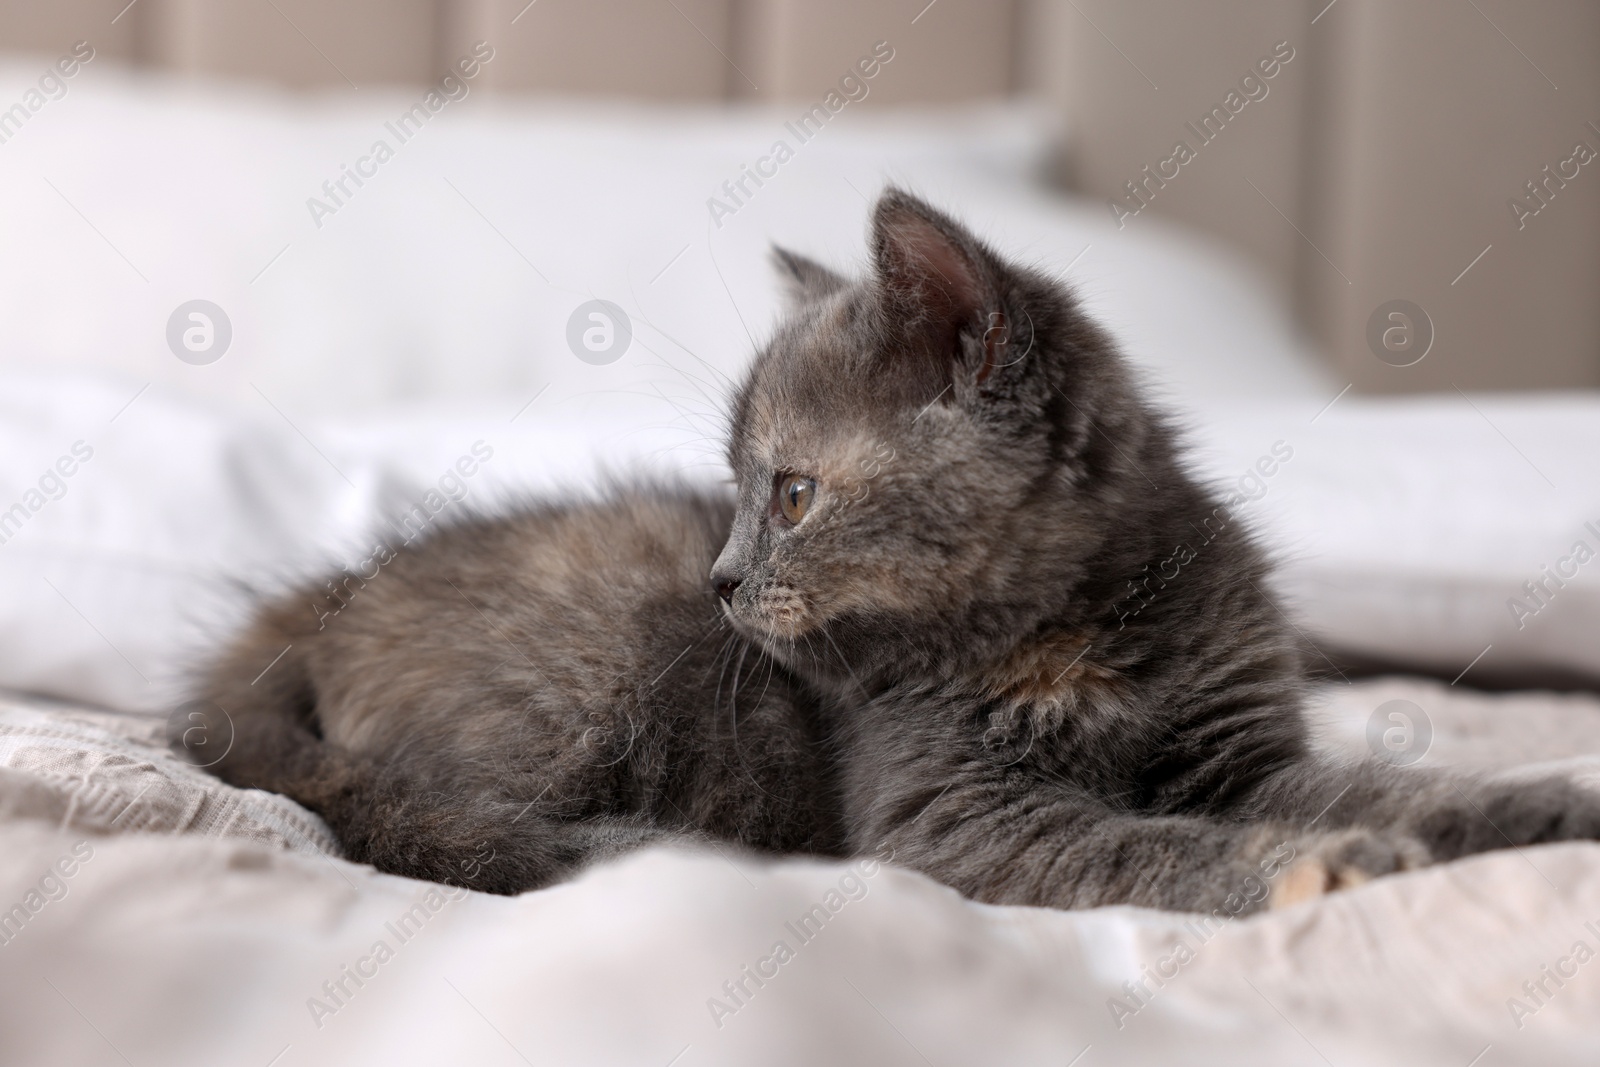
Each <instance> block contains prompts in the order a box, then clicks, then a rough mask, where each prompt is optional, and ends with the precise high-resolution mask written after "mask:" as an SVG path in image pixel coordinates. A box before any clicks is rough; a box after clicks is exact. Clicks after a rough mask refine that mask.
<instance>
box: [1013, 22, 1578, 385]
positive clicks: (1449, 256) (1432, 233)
mask: <svg viewBox="0 0 1600 1067" xmlns="http://www.w3.org/2000/svg"><path fill="white" fill-rule="evenodd" d="M1041 2H1042V4H1043V11H1044V12H1046V13H1047V15H1046V17H1048V18H1049V19H1050V21H1051V23H1052V28H1051V31H1050V32H1049V34H1047V36H1048V37H1049V38H1050V39H1051V40H1052V42H1053V45H1052V48H1053V49H1054V52H1053V55H1054V61H1053V62H1052V63H1051V64H1049V65H1048V66H1047V68H1046V70H1045V73H1044V77H1045V81H1046V85H1047V91H1048V93H1049V95H1050V98H1051V99H1053V100H1055V101H1057V102H1058V103H1059V105H1060V107H1061V108H1062V109H1063V110H1064V111H1065V113H1066V115H1067V116H1068V120H1069V123H1068V124H1069V128H1070V129H1071V130H1072V131H1073V137H1072V142H1071V151H1070V156H1069V158H1068V172H1069V174H1070V175H1071V180H1072V182H1073V184H1075V185H1076V186H1077V187H1078V188H1079V189H1080V190H1081V191H1083V192H1086V193H1088V194H1090V195H1094V196H1096V197H1100V198H1103V199H1104V200H1106V201H1107V211H1108V213H1111V214H1116V213H1117V209H1116V208H1114V207H1113V206H1112V205H1113V204H1117V203H1120V204H1122V205H1124V206H1123V209H1122V210H1124V211H1127V210H1131V209H1132V208H1133V207H1135V206H1138V201H1136V200H1131V199H1130V198H1129V194H1128V191H1127V186H1126V184H1125V183H1127V182H1129V181H1141V180H1147V179H1145V178H1144V172H1143V168H1144V167H1146V166H1150V167H1154V168H1157V173H1156V176H1157V177H1158V178H1159V177H1160V173H1159V170H1160V167H1161V164H1162V163H1163V162H1164V161H1166V160H1168V159H1171V158H1172V156H1173V154H1174V152H1173V149H1174V147H1175V145H1176V143H1177V142H1179V141H1186V142H1187V143H1188V144H1189V145H1190V147H1191V149H1192V150H1193V151H1194V153H1195V158H1194V159H1192V160H1191V161H1190V162H1188V163H1186V164H1179V165H1177V166H1176V171H1177V177H1175V178H1172V179H1171V180H1168V181H1166V183H1165V185H1164V187H1163V186H1158V185H1157V184H1156V183H1155V182H1150V183H1149V185H1148V186H1145V192H1144V194H1143V197H1144V198H1145V199H1146V200H1147V202H1148V205H1149V206H1148V211H1149V213H1150V214H1156V215H1166V216H1169V217H1172V218H1176V219H1181V220H1183V221H1184V222H1186V223H1189V224H1190V225H1193V226H1196V227H1199V228H1201V229H1204V230H1207V231H1209V232H1212V233H1215V234H1217V235H1219V236H1222V237H1224V238H1226V239H1227V240H1228V241H1230V242H1231V243H1232V244H1233V245H1234V246H1235V247H1237V248H1239V249H1241V250H1243V251H1245V252H1247V253H1248V254H1249V255H1250V256H1251V257H1252V258H1254V259H1255V260H1256V261H1257V262H1258V263H1259V264H1260V265H1261V266H1262V268H1263V269H1264V271H1265V273H1266V276H1267V277H1268V278H1269V279H1271V280H1273V281H1274V282H1275V283H1276V284H1277V285H1278V286H1279V287H1280V289H1281V290H1282V292H1283V295H1284V297H1285V299H1287V300H1292V301H1293V303H1294V305H1295V307H1296V309H1297V311H1298V312H1299V315H1300V317H1301V320H1302V321H1303V322H1304V323H1305V324H1306V325H1307V326H1308V328H1309V329H1310V330H1311V331H1312V333H1313V334H1314V335H1315V336H1316V338H1317V339H1318V340H1320V341H1321V342H1322V346H1323V348H1324V350H1325V351H1326V352H1327V354H1328V355H1329V358H1330V359H1332V360H1333V362H1334V363H1335V364H1336V365H1337V367H1338V369H1339V371H1340V373H1341V374H1343V375H1344V376H1345V377H1346V379H1347V380H1349V381H1351V382H1353V383H1354V384H1355V385H1356V387H1357V388H1359V389H1364V390H1368V391H1394V392H1400V391H1414V390H1440V391H1445V392H1450V391H1452V390H1453V389H1456V388H1459V389H1463V390H1468V389H1474V388H1554V387H1565V386H1587V387H1594V386H1600V160H1597V161H1596V162H1594V163H1590V164H1579V163H1576V162H1570V161H1571V160H1573V159H1574V151H1575V146H1577V145H1579V144H1580V143H1582V144H1584V145H1586V146H1587V150H1588V151H1600V4H1596V3H1594V2H1593V0H1540V2H1539V3H1537V4H1529V3H1517V2H1515V0H1404V2H1396V0H1310V3H1300V2H1294V3H1283V2H1274V0H1207V2H1205V3H1192V4H1190V3H1156V2H1151V0H1041ZM1279 42H1286V46H1287V48H1288V49H1292V50H1293V54H1294V58H1293V59H1292V60H1290V61H1288V62H1287V63H1280V68H1281V69H1279V70H1278V71H1277V73H1276V75H1275V76H1274V77H1273V78H1271V79H1267V78H1265V77H1263V76H1262V74H1261V70H1260V68H1258V67H1257V66H1256V64H1258V63H1259V62H1260V61H1261V60H1262V58H1263V57H1268V56H1271V55H1272V54H1273V53H1274V51H1275V48H1276V47H1277V46H1278V43H1279ZM1251 71H1255V72H1256V80H1257V81H1258V82H1260V83H1261V85H1263V86H1264V87H1265V93H1264V95H1263V90H1262V89H1260V88H1257V87H1256V86H1255V85H1254V84H1252V85H1249V86H1246V87H1245V88H1241V81H1242V79H1243V77H1244V76H1245V75H1246V74H1247V73H1249V72H1251ZM1230 91H1232V92H1237V93H1238V94H1239V95H1238V96H1237V97H1236V98H1235V99H1234V100H1233V101H1231V102H1230V101H1228V100H1227V98H1226V97H1227V94H1228V93H1229V92H1230ZM1250 95H1254V96H1259V97H1260V99H1255V100H1252V99H1249V96H1250ZM1239 101H1244V102H1243V103H1242V105H1241V104H1240V103H1239ZM1230 103H1231V104H1232V105H1233V107H1236V108H1237V113H1236V114H1234V113H1232V108H1231V107H1229V106H1228V105H1229V104H1230ZM1218 106H1221V107H1222V108H1223V111H1224V112H1225V114H1224V116H1223V117H1224V118H1225V120H1226V121H1223V122H1218V121H1216V120H1213V123H1212V126H1214V127H1218V128H1220V130H1221V132H1220V133H1215V134H1213V131H1212V128H1211V127H1207V128H1205V129H1198V128H1197V127H1198V125H1199V124H1200V122H1201V118H1202V116H1205V115H1208V114H1210V113H1211V112H1212V111H1213V109H1214V108H1216V107H1218ZM1204 137H1209V138H1210V139H1209V140H1204V141H1203V140H1202V138H1204ZM1583 154H1585V153H1584V151H1583V150H1579V151H1578V155H1580V156H1581V155H1583ZM1546 167H1549V168H1551V171H1550V173H1554V175H1555V177H1554V178H1553V179H1552V178H1550V177H1547V172H1546V170H1545V168H1546ZM1173 169H1174V168H1173V167H1172V166H1168V167H1167V168H1166V170H1167V172H1168V173H1171V172H1172V171H1173ZM1562 173H1565V174H1566V175H1568V177H1567V178H1562V177H1561V174H1562ZM1530 182H1533V183H1535V185H1536V186H1538V187H1537V188H1535V189H1532V190H1530V188H1529V185H1528V183H1530ZM1519 201H1520V202H1521V203H1522V204H1524V205H1525V208H1523V209H1521V210H1518V209H1516V208H1514V207H1513V206H1512V205H1513V203H1514V202H1519ZM1535 209H1537V214H1533V213H1532V212H1533V211H1534V210H1535ZM1118 217H1119V218H1120V219H1121V221H1122V222H1123V223H1124V225H1125V227H1133V226H1137V225H1139V224H1140V223H1141V222H1146V221H1148V216H1147V215H1146V213H1145V211H1144V210H1140V211H1139V212H1138V214H1137V215H1135V216H1133V217H1131V218H1128V217H1122V216H1120V215H1119V216H1118ZM1399 300H1404V301H1409V302H1411V303H1412V304H1415V305H1417V306H1419V307H1420V308H1421V309H1422V310H1423V312H1424V313H1425V314H1426V321H1424V320H1422V319H1420V318H1418V317H1417V316H1415V315H1414V314H1413V313H1412V312H1410V311H1409V310H1407V309H1399V313H1400V314H1402V316H1403V318H1400V319H1394V318H1391V317H1390V316H1391V314H1392V313H1394V312H1395V310H1396V309H1395V308H1393V307H1392V306H1390V305H1391V302H1392V301H1399ZM1380 312H1381V314H1379V315H1378V319H1377V322H1376V327H1377V328H1376V329H1375V330H1372V329H1371V326H1370V324H1372V323H1373V321H1374V314H1375V313H1380ZM1428 322H1431V324H1432V332H1433V340H1432V347H1431V349H1430V350H1429V351H1427V352H1426V354H1425V356H1424V357H1423V358H1422V359H1421V361H1420V362H1417V363H1415V364H1413V365H1409V366H1396V365H1393V364H1398V363H1406V362H1408V361H1409V360H1410V358H1411V357H1412V356H1413V355H1416V354H1417V346H1418V345H1420V344H1422V343H1423V341H1424V340H1425V333H1426V329H1427V323H1428ZM1369 332H1371V333H1373V334H1374V335H1375V338H1376V347H1377V348H1379V349H1382V350H1383V352H1384V353H1385V356H1386V358H1385V359H1380V358H1379V357H1378V355H1376V354H1375V351H1374V343H1373V340H1372V339H1369ZM1386 335H1387V337H1388V339H1389V342H1390V345H1392V347H1389V346H1386V345H1385V344H1384V341H1383V339H1384V338H1385V336H1386ZM1408 339H1409V343H1408Z"/></svg>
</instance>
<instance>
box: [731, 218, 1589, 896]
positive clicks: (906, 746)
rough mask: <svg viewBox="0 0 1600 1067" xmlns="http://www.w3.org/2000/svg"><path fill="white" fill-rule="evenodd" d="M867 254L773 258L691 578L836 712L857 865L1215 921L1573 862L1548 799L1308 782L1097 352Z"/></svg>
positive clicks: (1361, 777) (1278, 699) (1313, 767)
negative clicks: (1216, 911)
mask: <svg viewBox="0 0 1600 1067" xmlns="http://www.w3.org/2000/svg"><path fill="white" fill-rule="evenodd" d="M871 253H872V273H871V276H870V277H869V278H868V279H866V280H865V281H861V282H851V281H847V280H846V279H844V278H842V277H840V276H838V275H836V274H834V273H833V272H831V271H829V270H827V269H826V268H824V267H822V266H819V265H818V264H816V263H813V262H810V261H808V260H805V259H803V258H801V257H799V256H796V255H793V254H790V253H786V252H780V253H778V256H777V258H778V261H779V264H780V266H781V267H782V268H783V269H784V270H785V271H786V272H787V274H788V277H789V281H790V285H791V287H792V289H793V290H794V292H795V295H796V300H797V302H798V304H799V305H800V307H799V310H798V311H797V312H796V313H795V314H794V315H793V316H792V317H791V319H790V320H789V321H788V322H787V323H786V324H784V325H783V326H782V327H781V328H780V330H779V331H778V333H777V335H776V337H775V339H774V340H773V341H772V342H771V344H770V345H769V346H768V347H767V348H766V349H765V351H763V352H762V353H760V355H759V357H758V358H757V360H756V362H755V364H754V366H753V367H752V369H751V371H750V373H749V376H748V379H747V381H746V382H745V383H744V385H743V388H742V390H741V391H740V392H739V394H738V396H737V402H736V405H735V410H734V418H733V423H732V431H731V438H730V443H729V450H728V451H729V461H730V463H731V465H732V467H733V469H734V471H735V472H736V474H737V476H738V483H739V508H738V513H737V516H736V517H735V519H734V522H733V532H732V535H731V536H730V538H729V539H728V543H727V545H726V547H725V548H724V549H723V551H722V553H721V556H720V557H719V559H718V561H717V563H716V566H715V568H714V569H713V572H712V576H713V579H712V580H713V582H714V584H715V585H716V588H717V591H718V593H719V594H720V595H721V597H722V598H723V600H724V601H725V602H726V604H727V613H728V617H729V618H730V619H732V620H733V622H734V624H735V626H736V628H737V629H738V630H739V631H740V632H742V633H744V634H746V635H748V636H749V637H751V638H752V639H754V640H756V641H759V642H760V643H761V645H762V647H764V648H765V650H766V651H767V652H768V653H769V654H770V655H771V656H772V657H773V658H774V659H776V660H778V661H779V662H781V663H783V664H784V665H786V666H787V667H789V668H790V669H791V670H793V671H794V672H795V673H796V674H797V675H799V676H801V677H803V678H805V679H808V680H809V681H811V682H812V683H814V684H815V685H817V686H818V687H819V689H820V690H822V691H824V692H827V693H828V694H830V695H832V696H834V697H835V698H836V700H837V701H838V702H840V704H841V705H842V706H843V707H844V709H845V710H844V712H843V713H841V714H839V715H838V716H837V718H836V721H835V722H834V725H833V729H834V731H835V734H836V736H835V739H834V749H835V751H836V753H837V758H838V761H839V764H840V774H841V776H842V779H843V789H844V793H843V800H844V806H845V818H846V821H847V828H848V833H849V841H850V845H851V847H852V848H853V849H854V850H856V851H858V852H866V851H871V850H874V849H877V848H882V847H886V848H888V849H891V850H892V852H893V855H894V856H895V858H896V861H897V862H898V863H901V864H903V865H907V866H910V867H912V868H915V869H917V870H920V871H923V872H925V873H927V874H929V875H931V876H932V877H934V878H936V879H939V880H941V881H943V882H946V883H948V884H949V885H951V886H954V887H955V888H956V889H958V890H960V891H961V892H962V893H964V894H966V895H968V896H970V897H973V898H975V899H978V900H982V901H988V902H993V903H1005V904H1033V905H1050V906H1056V907H1079V906H1088V905H1099V904H1112V903H1134V904H1144V905H1151V906H1155V907H1163V908H1177V909H1199V910H1209V909H1212V908H1214V907H1216V906H1218V905H1225V906H1226V907H1227V908H1228V910H1229V911H1231V912H1235V913H1238V912H1241V911H1244V910H1252V909H1254V908H1256V907H1259V906H1262V904H1263V902H1264V901H1265V900H1266V899H1267V898H1268V896H1269V889H1270V895H1271V898H1272V900H1273V901H1274V902H1279V903H1287V902H1292V901H1293V900H1296V899H1300V898H1302V897H1305V896H1309V895H1315V894H1318V893H1322V892H1325V891H1328V890H1331V889H1335V888H1340V887H1343V886H1348V885H1353V884H1357V883H1359V882H1362V881H1364V880H1366V879H1368V878H1370V877H1373V876H1375V875H1382V874H1387V873H1389V872H1392V871H1399V870H1404V869H1407V868H1411V867H1416V866H1418V865H1421V864H1426V863H1429V862H1432V861H1437V860H1447V859H1450V858H1452V857H1456V856H1461V855H1463V854H1466V853H1471V852H1478V851H1482V850H1487V849H1494V848H1502V847H1505V846H1507V845H1523V844H1533V843H1535V842H1544V841H1559V840H1568V839H1574V838H1584V839H1593V838H1595V837H1596V836H1600V795H1597V794H1595V793H1591V792H1587V791H1584V790H1581V789H1579V788H1578V787H1576V786H1574V785H1571V784H1569V783H1566V782H1563V781H1557V780H1552V781H1545V782H1540V783H1536V784H1519V785H1514V786H1513V785H1496V784H1489V783H1485V782H1480V781H1475V780H1473V779H1470V778H1467V777H1457V776H1453V775H1451V774H1448V773H1429V772H1425V771H1421V770H1415V769H1409V770H1408V769H1401V768H1397V767H1393V766H1391V765H1388V764H1379V763H1343V762H1334V761H1331V760H1328V759H1326V758H1323V757H1320V756H1317V755H1315V754H1313V752H1312V751H1311V749H1310V746H1309V744H1308V740H1307V731H1306V726H1305V723H1304V717H1303V711H1302V704H1303V698H1302V690H1303V684H1304V683H1303V679H1304V672H1303V669H1302V666H1301V662H1300V658H1299V656H1298V654H1297V651H1296V646H1295V643H1294V641H1293V640H1292V636H1291V630H1292V627H1291V626H1290V624H1289V623H1288V620H1287V619H1286V617H1285V616H1284V614H1283V611H1282V610H1281V609H1280V608H1279V606H1278V605H1277V604H1276V602H1275V601H1274V600H1273V598H1272V597H1271V595H1270V594H1268V593H1267V592H1266V584H1267V579H1268V565H1267V562H1266V559H1265V557H1264V555H1263V553H1262V551H1261V550H1260V549H1259V548H1258V547H1257V546H1256V544H1255V543H1254V542H1253V541H1252V539H1251V537H1250V536H1249V534H1248V533H1247V532H1246V531H1245V530H1244V529H1243V527H1242V523H1241V522H1240V521H1239V520H1238V519H1237V517H1235V516H1232V515H1230V514H1229V512H1228V510H1227V508H1226V507H1225V506H1223V505H1221V504H1220V503H1219V502H1218V500H1217V499H1216V498H1215V497H1214V496H1213V495H1212V494H1211V493H1210V492H1209V491H1208V490H1206V489H1205V488H1202V486H1201V485H1200V483H1199V482H1198V481H1197V480H1196V478H1195V477H1194V476H1193V475H1191V474H1190V473H1189V472H1188V471H1187V470H1186V468H1185V466H1184V464H1183V461H1182V458H1181V455H1180V452H1179V449H1178V447H1177V445H1176V443H1175V435H1174V431H1173V429H1172V428H1171V426H1170V424H1169V422H1168V421H1167V420H1166V419H1165V418H1163V417H1162V416H1161V415H1160V414H1158V413H1157V412H1156V411H1155V410H1154V409H1153V408H1152V407H1151V406H1150V405H1149V404H1148V403H1146V402H1145V401H1144V400H1143V399H1142V397H1141V396H1140V393H1139V391H1138V389H1136V388H1135V385H1134V382H1133V379H1132V375H1131V374H1130V372H1129V369H1128V367H1127V366H1126V364H1125V363H1124V361H1123V359H1122V358H1121V357H1120V356H1119V355H1118V353H1117V352H1116V350H1115V348H1114V346H1113V344H1112V342H1111V341H1110V339H1109V338H1108V337H1107V336H1106V334H1105V333H1104V332H1102V331H1101V330H1100V329H1099V328H1098V327H1096V326H1095V325H1094V324H1093V323H1091V322H1090V321H1089V320H1088V319H1087V318H1086V317H1085V316H1084V315H1083V313H1082V312H1081V311H1080V310H1079V307H1078V305H1077V303H1076V301H1075V300H1074V299H1073V298H1072V297H1071V296H1070V295H1069V294H1068V293H1067V292H1066V291H1065V290H1064V289H1063V287H1062V286H1061V285H1060V284H1059V283H1058V282H1056V281H1055V280H1053V279H1051V278H1049V277H1047V276H1045V275H1044V274H1042V273H1040V272H1038V271H1035V270H1030V269H1026V268H1022V267H1018V266H1015V265H1013V264H1008V263H1006V262H1004V261H1003V260H1002V259H1001V258H1000V257H999V256H998V255H997V254H995V253H994V252H993V251H992V250H990V249H989V248H988V247H987V246H985V245H984V244H983V243H981V242H980V241H979V240H977V239H976V238H975V237H973V236H972V235H971V234H970V233H968V232H967V231H966V230H964V229H963V228H961V227H960V226H958V225H957V224H956V223H955V222H953V221H951V220H950V219H949V218H947V217H945V216H944V215H942V214H940V213H939V212H937V211H935V210H934V209H932V208H930V207H929V206H927V205H926V204H924V203H922V202H920V201H918V200H916V199H914V198H913V197H911V196H908V195H907V194H905V193H903V192H899V191H894V190H891V191H889V192H888V193H887V194H886V195H884V196H883V197H882V199H881V200H880V201H879V202H878V204H877V206H876V208H875V211H874V214H873V220H872V234H871ZM1194 544H1203V547H1201V548H1199V549H1197V550H1191V552H1190V553H1189V555H1192V558H1189V559H1187V560H1186V562H1185V564H1184V566H1182V568H1181V569H1180V572H1179V573H1178V574H1177V575H1176V576H1175V577H1173V578H1171V579H1170V580H1166V581H1165V584H1164V585H1160V586H1159V587H1158V588H1156V589H1152V587H1151V586H1150V585H1149V584H1148V583H1146V585H1145V586H1144V590H1145V592H1144V593H1143V594H1141V599H1143V600H1144V607H1143V608H1142V610H1140V611H1139V612H1137V613H1136V614H1134V613H1131V612H1129V611H1128V610H1127V607H1126V602H1125V601H1126V597H1127V595H1128V593H1129V590H1130V588H1132V587H1133V586H1132V585H1131V583H1137V582H1139V581H1141V580H1142V579H1144V578H1145V576H1146V572H1147V568H1156V567H1158V565H1159V563H1160V561H1162V560H1164V559H1170V558H1172V557H1173V556H1174V554H1175V551H1176V550H1175V546H1185V545H1194ZM1163 573H1165V572H1163ZM1152 594H1153V598H1152V599H1145V598H1146V597H1150V596H1151V595H1152Z"/></svg>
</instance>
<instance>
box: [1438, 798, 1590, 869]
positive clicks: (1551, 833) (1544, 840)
mask: <svg viewBox="0 0 1600 1067" xmlns="http://www.w3.org/2000/svg"><path fill="white" fill-rule="evenodd" d="M1415 833H1416V835H1417V836H1418V837H1420V838H1421V839H1422V840H1423V841H1425V842H1427V844H1428V847H1429V848H1430V849H1431V850H1432V851H1433V853H1434V855H1436V856H1438V857H1439V858H1441V859H1455V858H1456V857H1458V856H1465V855H1470V854H1472V853H1475V852H1488V851H1490V850H1492V849H1500V848H1511V847H1512V846H1515V845H1541V844H1548V843H1550V842H1554V841H1596V840H1600V793H1596V792H1595V791H1594V790H1592V789H1585V788H1583V787H1581V786H1579V785H1576V784H1575V783H1573V782H1570V781H1567V780H1565V779H1561V778H1551V779H1544V780H1542V781H1531V782H1501V783H1496V784H1492V785H1487V786H1484V785H1479V786H1467V787H1466V788H1465V789H1463V788H1461V787H1460V786H1457V787H1455V789H1454V791H1453V793H1452V794H1450V795H1447V797H1446V798H1445V802H1444V803H1443V804H1441V805H1440V806H1439V807H1438V808H1436V809H1435V810H1434V811H1432V812H1430V813H1428V814H1427V815H1426V816H1424V817H1423V818H1421V819H1420V820H1418V823H1417V826H1416V830H1415Z"/></svg>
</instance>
